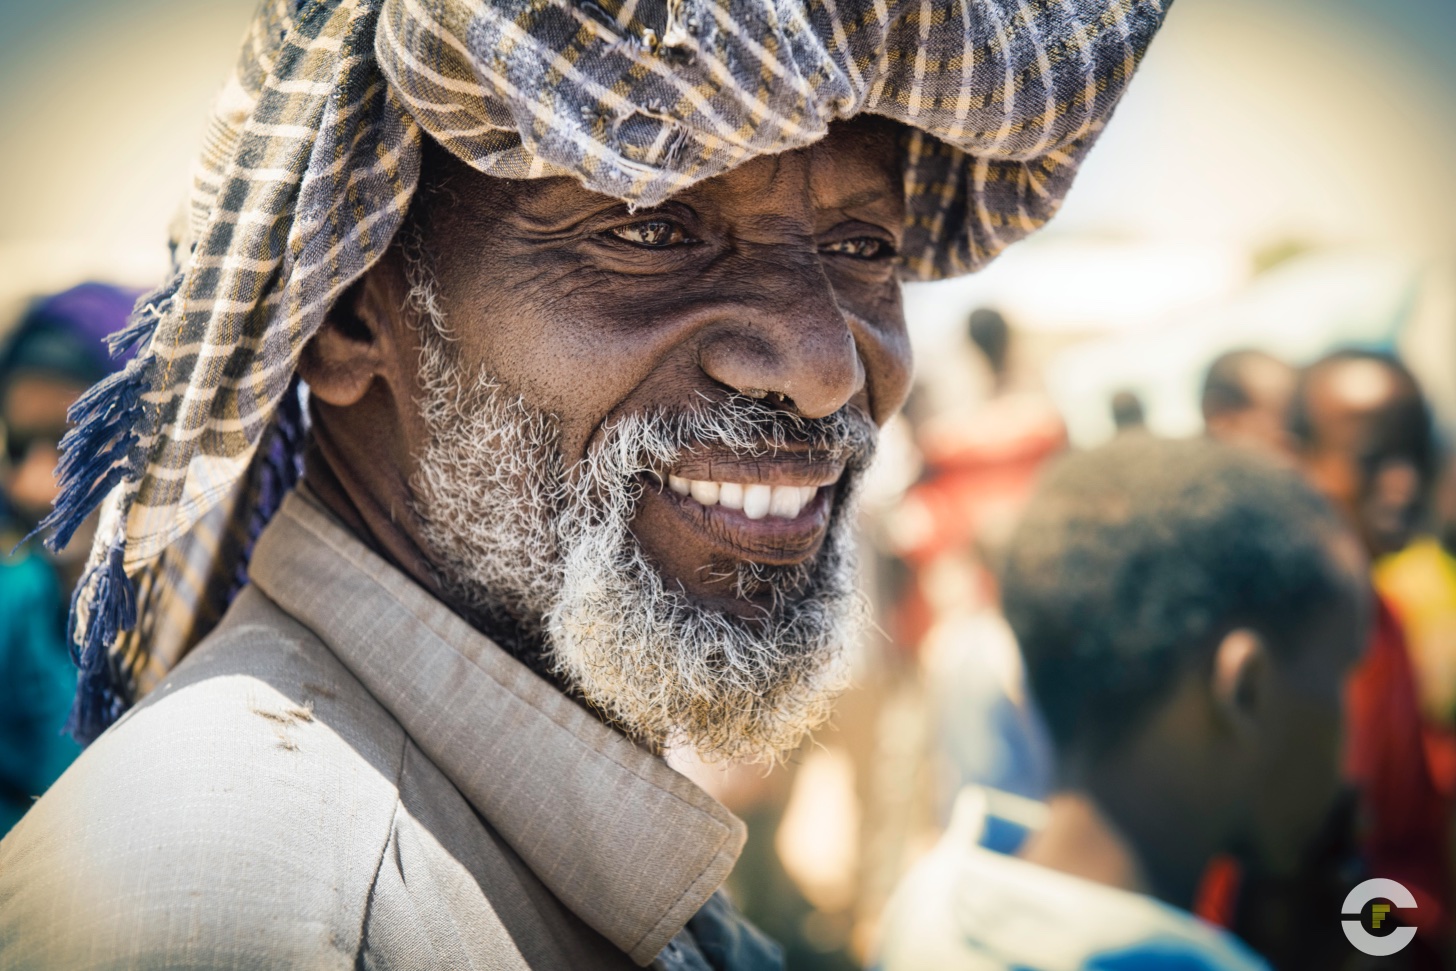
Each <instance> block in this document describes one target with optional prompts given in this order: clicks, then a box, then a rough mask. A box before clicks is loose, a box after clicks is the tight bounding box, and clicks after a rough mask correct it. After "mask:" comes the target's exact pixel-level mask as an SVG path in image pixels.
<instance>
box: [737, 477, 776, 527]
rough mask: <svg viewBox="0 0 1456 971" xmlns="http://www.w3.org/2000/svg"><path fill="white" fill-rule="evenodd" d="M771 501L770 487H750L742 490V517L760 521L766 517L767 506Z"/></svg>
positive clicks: (771, 491)
mask: <svg viewBox="0 0 1456 971" xmlns="http://www.w3.org/2000/svg"><path fill="white" fill-rule="evenodd" d="M772 501H773V487H772V486H766V485H751V486H749V487H748V488H746V489H744V490H743V515H745V516H747V517H748V518H749V519H762V518H763V517H764V516H767V515H768V506H769V503H770V502H772Z"/></svg>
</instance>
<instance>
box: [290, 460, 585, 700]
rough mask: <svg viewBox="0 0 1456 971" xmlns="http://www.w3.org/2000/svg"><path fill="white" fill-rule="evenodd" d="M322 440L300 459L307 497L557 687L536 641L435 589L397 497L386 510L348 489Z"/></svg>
mask: <svg viewBox="0 0 1456 971" xmlns="http://www.w3.org/2000/svg"><path fill="white" fill-rule="evenodd" d="M328 451H329V449H328V442H327V439H326V438H321V437H313V438H311V440H310V443H309V447H308V449H307V451H306V452H305V456H304V475H303V484H304V486H305V487H306V488H307V489H308V491H309V492H310V493H312V495H313V497H314V498H315V499H316V500H317V501H318V502H319V503H320V504H321V505H322V506H323V507H324V508H325V509H327V510H328V511H329V512H331V513H332V514H333V515H334V516H335V517H337V518H338V519H339V520H340V522H342V523H343V524H344V526H345V527H347V528H348V530H349V531H350V532H351V533H353V534H354V535H355V536H357V537H358V538H359V539H360V541H362V542H363V543H364V544H365V545H366V546H368V547H369V548H370V549H371V550H373V551H374V552H375V553H376V554H378V555H379V556H380V557H382V558H383V559H384V560H386V561H387V562H388V563H389V564H390V565H391V566H393V567H395V568H396V569H398V570H399V571H401V572H402V573H404V574H405V575H407V576H408V577H409V578H410V579H411V580H413V581H414V582H415V583H416V584H418V585H419V586H420V587H422V588H423V589H425V590H426V591H428V592H429V594H430V595H431V596H433V597H434V598H435V599H437V600H439V601H440V602H441V603H443V604H445V605H446V606H448V607H449V608H450V609H451V610H453V611H455V613H457V614H459V615H460V616H461V617H462V618H464V619H465V620H466V621H468V622H469V623H470V625H471V626H473V627H475V628H476V629H477V630H479V631H480V632H481V633H482V634H484V635H485V636H487V637H489V638H490V639H491V640H492V641H494V642H495V643H496V645H497V646H499V647H501V648H502V649H503V650H505V651H506V652H507V653H509V654H511V655H512V656H513V657H515V658H516V659H517V660H518V661H520V662H521V663H523V664H525V665H526V666H527V667H529V668H530V669H531V670H532V671H534V672H536V673H537V674H538V675H540V676H541V677H543V678H545V679H546V680H548V681H550V682H551V683H552V684H555V685H556V686H557V687H558V688H561V687H563V686H562V685H561V684H560V682H559V679H558V678H557V677H556V676H555V674H554V672H552V670H551V666H550V664H549V661H548V659H547V657H546V652H545V649H544V645H543V644H542V642H541V639H540V637H538V636H533V635H531V634H530V633H529V632H527V631H525V630H524V629H523V628H522V627H521V626H520V625H519V624H516V623H515V622H513V621H512V620H511V619H510V618H509V617H506V616H505V615H504V614H500V615H497V614H495V613H493V612H490V611H480V610H472V609H468V608H466V607H463V606H462V605H460V604H457V603H454V602H453V601H452V599H451V598H450V597H449V596H448V595H447V594H446V592H445V591H444V589H443V588H442V587H441V585H440V583H439V581H438V579H437V577H436V576H435V573H434V571H433V570H432V569H431V567H430V563H429V559H428V557H427V556H426V555H425V553H424V551H423V550H422V549H421V548H420V546H419V544H418V543H417V542H415V540H414V539H413V537H412V536H411V535H410V533H409V531H408V530H406V529H405V528H403V525H402V524H401V522H400V519H401V518H402V517H401V514H400V510H401V509H407V508H408V502H407V498H406V497H405V496H404V494H403V493H401V495H399V496H395V497H393V498H392V501H391V502H390V503H389V508H388V510H386V509H385V507H384V505H383V504H382V503H380V502H378V501H377V500H375V499H374V497H373V496H372V494H371V493H370V491H369V490H368V489H366V488H362V487H357V484H354V485H355V486H356V487H353V488H351V483H348V482H346V481H345V480H344V479H342V478H341V477H340V476H339V475H338V474H336V472H335V471H334V467H333V463H332V462H331V461H330V460H329V455H328V454H327V453H328Z"/></svg>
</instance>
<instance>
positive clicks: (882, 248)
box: [819, 236, 894, 260]
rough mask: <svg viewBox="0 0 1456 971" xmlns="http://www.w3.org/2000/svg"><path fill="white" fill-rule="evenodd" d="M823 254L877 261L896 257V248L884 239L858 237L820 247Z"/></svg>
mask: <svg viewBox="0 0 1456 971" xmlns="http://www.w3.org/2000/svg"><path fill="white" fill-rule="evenodd" d="M819 252H821V253H833V254H835V255H836V256H848V257H850V258H851V259H856V260H877V259H880V258H881V257H885V256H892V255H894V247H892V246H891V245H890V244H889V243H887V242H886V241H885V240H883V239H877V238H875V237H874V236H856V237H854V238H853V239H841V240H839V241H837V242H834V243H825V244H824V245H823V246H821V247H819Z"/></svg>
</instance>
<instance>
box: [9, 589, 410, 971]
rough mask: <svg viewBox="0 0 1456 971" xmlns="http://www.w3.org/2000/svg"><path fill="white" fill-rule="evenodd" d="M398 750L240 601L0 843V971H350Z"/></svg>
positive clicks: (322, 672) (359, 702)
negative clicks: (116, 970)
mask: <svg viewBox="0 0 1456 971" xmlns="http://www.w3.org/2000/svg"><path fill="white" fill-rule="evenodd" d="M403 751H404V733H403V731H402V729H401V728H400V727H399V725H398V724H397V723H396V722H395V721H394V720H393V719H392V718H391V717H390V716H389V715H388V713H387V712H385V711H384V710H383V709H382V708H381V707H380V706H379V705H378V704H377V702H375V701H374V700H373V698H372V697H371V696H370V695H369V694H368V692H367V691H365V690H364V688H363V687H362V686H361V685H359V684H358V682H357V681H355V680H354V679H353V677H352V676H351V675H349V673H348V671H347V670H346V669H345V668H344V667H343V666H342V665H341V664H340V663H339V662H338V661H337V660H336V659H335V658H334V657H333V655H332V654H331V653H330V652H329V651H328V649H327V648H326V647H325V646H324V645H323V644H322V643H321V642H320V641H318V639H317V638H316V637H314V636H313V635H312V634H311V633H310V632H308V631H307V630H306V629H304V628H302V627H301V626H299V625H298V624H297V623H296V622H294V621H292V620H291V619H290V618H288V617H287V616H286V615H284V614H283V613H282V612H281V611H280V610H278V608H277V607H276V606H274V605H273V604H271V602H269V601H267V599H266V598H264V597H263V596H262V595H261V594H258V593H257V592H256V591H252V590H251V589H249V590H245V591H244V592H243V594H242V595H240V597H239V601H238V603H236V604H235V605H234V607H233V609H232V610H230V611H229V614H228V617H227V618H226V619H225V620H224V622H223V624H222V625H220V626H219V628H218V630H217V631H216V632H215V633H214V634H213V635H212V636H210V637H209V638H208V639H207V640H206V641H204V643H203V644H201V645H199V647H198V648H197V649H196V650H195V651H194V652H193V653H192V654H191V655H189V656H188V657H187V658H186V659H185V660H184V661H183V663H182V664H180V665H179V666H178V668H177V669H176V671H175V672H174V673H173V674H171V675H170V676H169V677H168V678H167V679H166V680H165V681H164V682H163V683H162V685H160V686H159V687H158V688H157V689H156V690H155V691H154V692H152V694H150V695H149V696H148V697H147V698H146V699H145V700H144V701H143V703H141V704H139V705H138V706H137V707H136V708H135V709H133V710H132V711H131V712H129V713H128V714H127V715H126V717H125V718H123V719H122V720H121V721H119V722H118V723H117V724H116V725H115V726H113V727H112V729H111V730H109V731H108V732H106V733H105V734H104V735H102V737H101V738H99V739H98V740H97V741H96V742H95V743H93V744H92V745H91V746H90V747H89V748H88V749H87V750H86V751H85V752H84V753H83V754H82V756H81V758H80V759H78V760H77V761H76V763H75V764H74V765H73V766H72V767H71V768H70V769H69V770H68V771H67V772H66V773H65V775H63V776H62V777H61V779H60V780H59V781H58V782H57V783H56V784H55V785H54V786H53V787H52V788H51V790H50V791H49V792H47V793H46V795H45V796H44V797H43V798H42V799H41V800H40V801H39V802H38V803H37V804H36V805H35V806H34V807H33V808H32V809H31V811H30V812H29V813H27V815H26V816H25V817H24V818H23V819H22V820H21V822H20V823H19V824H18V825H17V826H16V828H15V829H14V830H12V832H11V833H10V835H9V836H7V837H6V839H5V840H4V841H3V842H0V969H8V968H22V967H24V968H29V967H67V968H71V967H75V968H92V967H95V968H102V967H113V966H116V967H130V966H133V965H135V964H137V963H138V962H140V963H141V964H144V965H146V966H152V965H153V964H156V965H158V966H186V967H199V968H207V967H214V966H227V967H254V966H256V967H271V966H280V967H286V966H306V967H319V968H324V967H334V966H337V967H340V968H352V967H353V966H354V959H355V955H356V953H357V950H358V946H359V935H360V928H361V926H362V924H363V920H364V913H365V908H366V905H367V901H368V899H369V894H370V889H371V886H372V883H373V881H374V879H375V875H376V873H377V870H378V867H379V861H380V856H381V854H382V853H383V850H384V847H385V846H386V844H387V842H388V840H389V836H390V827H391V821H392V819H393V816H394V813H395V810H396V807H397V805H398V803H399V790H398V786H399V777H400V769H401V764H402V763H401V760H402V756H403Z"/></svg>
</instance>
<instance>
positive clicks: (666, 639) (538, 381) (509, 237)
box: [305, 122, 910, 755]
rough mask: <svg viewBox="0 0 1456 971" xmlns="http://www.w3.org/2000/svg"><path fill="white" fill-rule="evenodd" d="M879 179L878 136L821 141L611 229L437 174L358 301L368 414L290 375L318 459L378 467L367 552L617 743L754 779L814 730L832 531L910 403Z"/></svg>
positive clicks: (444, 171) (881, 152)
mask: <svg viewBox="0 0 1456 971" xmlns="http://www.w3.org/2000/svg"><path fill="white" fill-rule="evenodd" d="M899 165H900V151H899V149H898V145H897V142H896V139H895V136H894V132H893V129H891V128H889V126H887V125H885V124H883V123H879V122H870V123H853V124H847V125H842V126H838V127H836V128H835V129H834V130H833V131H832V132H831V134H830V136H829V137H828V138H826V139H825V140H824V141H823V142H821V143H820V144H818V145H816V146H814V147H813V148H811V149H806V150H802V151H797V152H791V153H786V154H784V155H780V156H775V157H768V158H760V159H757V160H754V161H752V162H749V163H747V164H745V165H743V166H741V167H740V168H738V169H735V170H733V171H732V172H730V173H728V174H726V175H723V176H720V177H718V178H715V179H711V180H708V181H706V182H704V183H702V184H700V185H698V186H696V187H694V188H692V189H690V190H687V191H685V192H683V193H681V194H679V195H678V196H676V197H674V198H673V199H672V200H670V201H669V202H667V203H665V204H663V205H662V206H659V207H656V208H653V209H650V210H649V209H644V210H638V211H636V212H634V211H632V210H631V209H630V207H628V206H626V205H624V204H621V203H619V202H616V201H615V200H612V199H610V198H607V197H604V196H601V195H598V194H595V193H592V192H589V191H587V190H585V189H583V188H582V187H581V186H580V185H579V184H578V183H576V182H575V181H574V180H570V179H541V180H529V181H507V180H500V179H493V178H489V177H486V176H483V175H480V174H479V173H476V172H474V171H473V170H471V169H469V168H467V167H466V166H464V165H463V164H461V163H459V162H457V161H455V160H453V159H449V158H447V157H444V156H443V153H438V152H436V153H435V154H434V155H433V156H431V157H430V159H429V162H428V164H427V172H426V179H425V182H426V184H425V186H424V187H423V188H422V197H421V199H420V200H419V201H418V202H417V206H416V210H415V212H414V213H413V214H412V224H411V226H409V227H407V228H406V230H405V231H404V233H403V239H402V243H401V245H400V246H399V247H398V248H397V250H396V254H395V257H394V258H393V259H392V261H391V262H392V263H393V264H394V265H395V267H396V269H395V272H394V273H393V274H392V275H391V272H390V268H389V266H387V265H386V266H385V267H383V268H382V269H381V270H380V271H378V272H376V273H374V274H372V280H366V291H367V292H366V294H365V296H364V297H362V298H361V299H360V301H359V305H360V307H361V310H360V311H359V314H360V317H361V319H368V318H370V316H371V311H370V309H369V308H370V306H371V305H373V306H375V307H377V308H383V309H382V310H379V311H376V312H375V313H374V314H373V315H374V316H376V317H391V316H392V317H393V318H395V322H394V323H392V324H388V323H387V324H386V325H385V326H384V327H382V328H381V329H382V330H388V331H392V332H393V333H394V334H395V335H396V338H395V339H394V340H393V341H392V342H391V346H392V347H393V349H394V350H393V358H394V361H393V365H392V368H393V373H394V375H395V376H394V377H393V378H391V377H390V376H389V374H390V372H391V365H390V364H389V363H388V362H386V363H385V364H384V366H383V371H384V372H385V373H384V376H385V378H386V381H385V382H384V384H385V385H386V386H391V385H392V386H393V387H391V388H388V390H387V391H384V392H381V391H379V390H378V388H376V389H375V390H374V391H372V392H369V393H366V394H364V395H363V397H362V399H361V403H360V404H359V406H357V407H351V408H350V409H349V412H350V414H348V415H341V414H339V413H337V412H335V411H333V410H332V409H331V407H330V406H331V405H333V404H336V403H346V404H352V403H353V402H352V401H351V400H348V396H344V397H343V398H342V399H341V397H340V396H339V395H338V394H334V393H332V392H331V390H330V388H331V386H330V383H329V380H328V377H327V375H326V374H325V373H324V370H323V369H321V368H320V367H319V366H317V362H315V364H314V365H309V364H308V359H307V358H306V362H305V363H306V368H305V374H306V376H307V377H308V379H309V380H310V382H311V383H314V384H315V385H316V387H320V388H321V389H322V391H323V394H322V395H321V397H322V398H323V399H324V401H323V404H321V406H320V417H321V422H320V424H321V426H322V427H321V429H320V435H321V439H322V440H323V441H324V446H325V451H329V450H330V449H333V450H334V451H336V452H337V453H339V454H340V455H342V454H343V453H346V452H348V451H350V448H349V446H348V444H347V443H346V442H337V441H334V442H333V444H331V441H333V440H334V439H336V438H339V439H345V438H349V437H353V438H355V439H359V440H361V441H363V440H371V439H372V448H373V451H374V454H375V455H378V454H379V453H380V452H381V451H384V450H388V451H389V452H390V453H392V454H393V455H394V456H395V458H396V465H397V467H398V469H399V472H400V473H401V474H402V477H403V478H404V479H406V480H407V482H408V489H407V492H408V495H407V496H406V497H405V501H404V503H403V504H402V505H403V506H404V508H400V507H399V505H397V504H396V503H395V502H394V501H393V498H392V497H388V498H389V509H390V514H389V519H390V525H389V526H386V527H385V528H386V529H389V528H393V526H394V525H395V524H399V525H400V527H401V528H402V529H403V531H405V532H407V533H410V534H411V541H412V542H413V543H414V544H415V545H416V546H418V548H419V549H421V550H423V551H424V555H425V558H426V559H427V560H428V561H429V564H428V568H429V569H430V570H431V572H433V573H434V574H435V575H436V577H437V586H438V587H439V588H440V589H442V590H443V591H444V593H445V595H446V596H447V599H451V600H453V601H455V602H456V603H457V604H463V605H465V606H466V607H470V608H475V609H477V610H480V611H483V612H484V613H486V614H490V613H492V612H494V613H496V614H497V615H499V614H501V613H504V614H506V615H507V616H508V617H509V618H510V619H511V620H513V621H514V622H517V623H522V624H524V625H526V626H527V627H530V626H532V625H535V626H536V627H537V628H538V629H539V630H540V631H541V632H542V633H543V636H544V639H545V640H546V642H547V651H548V653H552V654H554V659H555V663H556V668H557V670H558V672H561V673H563V674H564V675H565V676H566V677H567V679H568V680H569V681H572V682H574V683H575V684H574V686H575V687H577V688H579V689H580V690H581V691H582V693H583V694H584V695H585V696H586V697H587V699H588V700H589V701H592V702H594V703H596V704H598V706H599V707H601V708H603V709H604V710H606V711H607V712H608V713H609V714H610V715H612V716H613V717H615V718H617V719H618V720H619V721H622V722H624V723H626V724H627V725H628V727H631V728H635V729H638V730H639V732H640V733H641V734H643V735H645V736H648V737H655V738H658V739H659V740H661V739H664V738H666V737H670V736H672V735H673V734H679V735H681V736H682V737H684V738H686V740H688V741H690V742H693V743H695V744H698V745H699V747H700V748H706V749H708V750H716V751H717V752H718V753H719V754H723V753H728V754H743V753H745V752H746V753H748V754H758V755H762V754H764V753H766V752H768V751H770V750H773V749H781V748H782V747H783V746H784V745H785V744H788V743H791V742H792V741H794V740H795V739H796V738H797V737H798V735H799V734H801V730H802V728H804V727H807V722H809V721H812V720H815V719H817V718H818V717H822V713H823V704H822V698H821V697H820V696H821V695H822V694H823V693H824V690H823V689H825V687H826V686H827V685H828V683H829V682H830V681H833V680H834V678H833V677H830V674H832V673H833V672H832V670H831V669H833V668H834V667H835V664H834V658H833V657H832V656H831V654H832V653H833V652H834V651H837V650H838V648H839V647H842V644H840V643H838V642H839V641H842V640H843V639H845V638H846V636H848V635H849V634H850V631H851V628H852V625H847V624H844V623H841V620H842V619H843V617H844V616H846V615H848V614H850V613H853V609H852V607H853V605H852V603H851V601H853V600H854V592H853V584H852V578H851V577H850V576H849V572H850V571H849V567H848V564H849V562H850V558H851V552H850V549H849V547H851V546H852V543H851V541H850V540H849V538H848V534H847V530H848V522H847V517H846V516H845V515H843V514H842V511H841V510H842V507H843V505H844V502H845V500H846V498H847V493H848V491H849V489H850V487H851V486H852V484H853V482H852V480H853V478H854V476H855V475H856V474H857V473H858V472H859V471H861V470H862V468H863V465H864V463H865V461H866V460H867V458H868V454H869V448H870V446H871V445H872V443H873V437H874V435H873V432H874V429H875V427H876V426H877V425H879V424H883V423H884V421H886V420H887V419H888V418H889V416H890V415H891V414H893V412H894V411H895V410H896V409H897V408H898V407H899V406H900V404H901V402H902V400H903V398H904V396H905V393H906V390H907V386H908V382H909V371H910V360H909V347H908V341H907V338H906V334H905V326H904V320H903V316H902V312H901V305H900V292H899V284H898V282H897V278H896V267H897V261H896V260H895V254H896V250H897V247H898V244H899V239H900V234H901V227H902V224H903V220H904V210H903V205H904V203H903V187H902V185H901V175H900V169H899ZM391 280H392V281H393V282H391ZM370 292H372V293H374V294H375V296H374V297H373V298H371V297H370V296H369V293H370ZM399 321H403V322H404V326H401V325H400V324H399ZM338 343H339V341H338V340H337V339H335V340H334V344H338ZM318 354H319V355H322V356H323V357H325V358H327V357H329V356H331V355H330V352H329V351H327V350H322V351H319V352H318ZM319 381H322V382H323V383H322V384H321V385H320V384H319V383H318V382H319ZM381 394H384V395H387V396H388V398H389V400H390V401H392V402H394V404H393V413H391V408H390V407H389V406H388V405H387V404H381V403H380V402H379V401H378V400H376V401H375V402H374V406H372V407H371V404H370V400H371V398H374V399H378V398H379V397H380V396H381ZM331 399H332V400H331ZM340 419H342V420H340ZM391 425H393V426H396V427H394V428H391V427H390V426H391ZM335 464H336V465H338V464H344V463H343V462H342V461H339V462H335ZM355 464H356V465H363V464H365V463H364V462H356V463H355ZM359 474H361V475H362V476H364V477H366V478H367V477H369V476H370V475H372V474H374V473H371V472H369V471H368V470H367V469H366V470H359ZM372 491H373V492H375V493H378V492H379V491H381V488H374V489H372ZM383 491H388V486H387V484H386V485H385V486H383ZM371 501H374V502H379V501H380V499H379V497H378V496H377V495H376V496H375V497H374V499H373V500H371ZM375 531H376V532H378V529H376V530H375ZM386 545H388V543H386ZM720 688H721V689H722V690H720ZM730 688H731V689H733V690H732V691H730V690H728V689H730ZM735 691H736V692H737V693H736V694H735V693H734V692H735ZM754 709H760V710H759V711H758V713H757V714H755V712H754ZM781 716H782V717H781ZM684 721H689V722H696V723H698V724H697V727H696V728H693V727H687V728H684V726H683V722H684ZM735 733H736V735H737V736H742V737H747V738H748V739H749V741H748V742H746V743H745V744H744V745H739V744H737V743H736V742H735V741H734V740H733V736H734V735H735ZM755 736H756V737H755Z"/></svg>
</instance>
